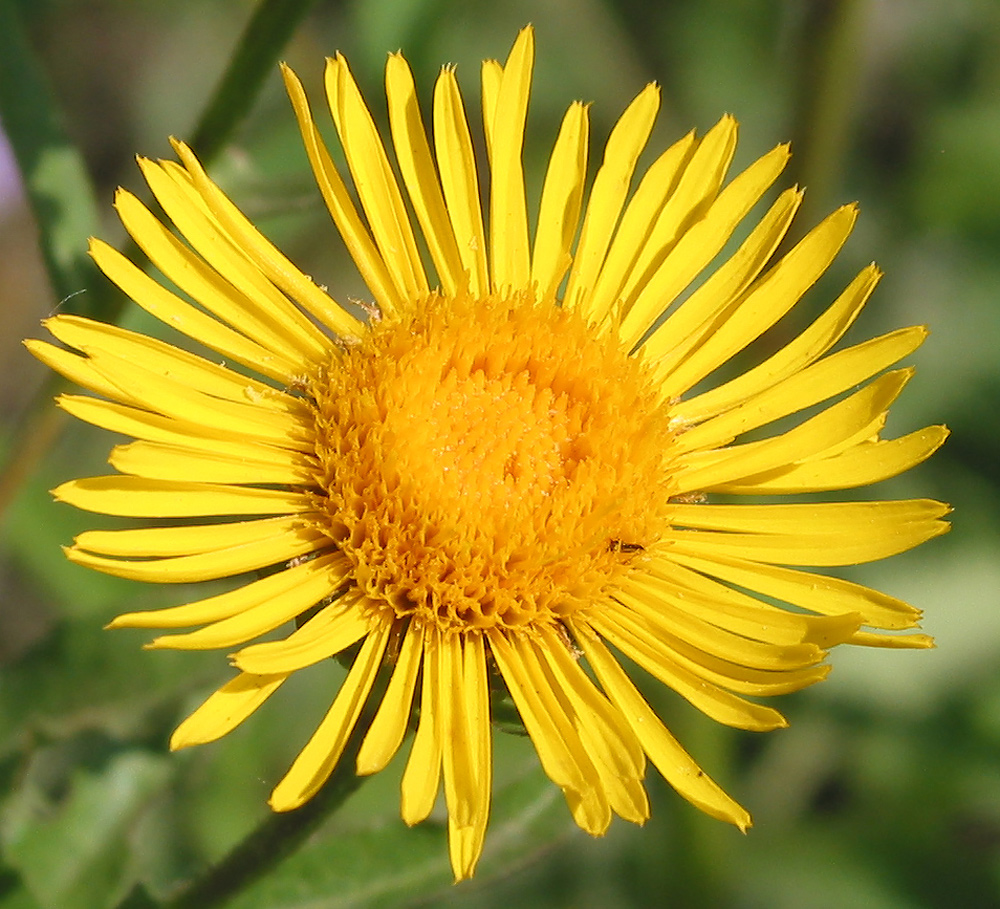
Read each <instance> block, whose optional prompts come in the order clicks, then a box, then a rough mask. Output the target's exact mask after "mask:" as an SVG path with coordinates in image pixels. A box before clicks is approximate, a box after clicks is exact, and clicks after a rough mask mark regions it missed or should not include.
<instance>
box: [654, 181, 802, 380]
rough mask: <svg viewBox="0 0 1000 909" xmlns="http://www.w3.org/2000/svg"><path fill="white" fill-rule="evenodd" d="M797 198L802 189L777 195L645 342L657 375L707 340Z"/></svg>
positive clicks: (766, 256)
mask: <svg viewBox="0 0 1000 909" xmlns="http://www.w3.org/2000/svg"><path fill="white" fill-rule="evenodd" d="M801 202H802V193H801V192H800V191H798V190H796V189H786V190H785V191H784V192H783V193H781V195H779V196H778V198H777V199H776V200H775V201H774V204H773V205H772V206H771V207H770V209H768V211H767V214H765V215H764V217H763V218H761V220H760V222H759V223H758V224H757V225H756V226H755V227H754V229H753V230H752V231H751V232H750V235H749V236H748V237H747V238H746V240H744V241H743V242H742V243H741V244H740V246H739V248H738V249H737V250H736V252H735V253H733V255H732V256H730V257H729V259H727V260H726V261H725V262H724V263H723V264H722V265H720V266H719V267H718V268H717V269H716V270H715V271H714V272H712V274H711V275H709V276H708V278H706V279H705V282H704V283H703V284H702V285H701V286H700V287H698V288H697V289H696V290H695V291H694V292H693V293H692V294H691V296H690V297H688V298H687V299H686V300H685V301H684V302H683V303H681V305H680V306H678V307H677V308H676V309H675V310H674V311H673V312H672V313H670V315H669V316H668V317H667V318H666V320H664V322H663V323H661V324H660V326H659V327H658V328H656V329H655V331H654V332H653V334H652V335H651V336H650V337H649V338H648V339H647V340H646V341H645V343H644V344H643V350H644V351H645V353H646V356H647V357H648V358H649V360H650V361H651V362H654V363H656V370H655V375H656V376H657V377H659V376H662V375H664V374H666V373H667V372H669V371H670V370H671V369H673V368H674V367H675V366H676V365H677V363H679V362H681V361H683V360H684V359H686V358H687V357H688V356H690V355H691V352H692V351H694V350H697V349H698V348H699V347H701V346H702V345H703V344H705V343H706V342H707V341H708V340H709V339H710V338H711V336H712V334H713V333H714V332H715V329H716V327H717V325H718V324H719V320H720V318H721V317H722V314H723V313H725V312H727V311H729V310H730V309H731V308H732V307H734V306H735V305H737V304H738V302H739V300H740V299H741V296H742V294H743V293H744V292H745V291H746V290H747V288H748V287H749V286H750V285H751V283H752V282H753V281H754V280H755V279H756V278H757V276H758V275H759V274H760V273H761V272H762V271H763V270H764V267H765V266H766V265H767V263H768V262H769V260H770V259H771V256H772V254H773V253H774V251H775V250H776V249H777V248H778V244H779V243H780V242H781V240H782V238H783V237H784V236H785V234H786V232H787V231H788V228H789V226H790V225H791V223H792V218H793V217H794V216H795V212H796V211H797V210H798V207H799V205H800V204H801Z"/></svg>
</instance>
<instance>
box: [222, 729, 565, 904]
mask: <svg viewBox="0 0 1000 909" xmlns="http://www.w3.org/2000/svg"><path fill="white" fill-rule="evenodd" d="M501 741H503V740H502V739H498V744H499V742H501ZM498 750H503V749H498ZM362 791H363V790H362ZM445 826H446V825H445V824H444V822H443V820H438V821H436V822H435V821H434V820H431V821H427V822H425V823H423V824H420V825H418V826H417V827H414V828H412V829H411V828H408V827H406V826H405V825H404V824H403V822H402V821H401V820H400V819H399V818H398V817H394V818H391V819H383V823H382V824H381V825H380V826H378V827H377V828H374V829H364V830H344V829H336V828H335V829H332V830H330V832H329V833H328V834H327V835H325V836H320V837H315V838H314V839H313V840H312V841H311V842H310V843H308V844H307V845H306V846H305V847H304V848H302V849H301V850H300V851H299V852H297V853H296V854H295V855H293V856H291V857H290V858H289V859H288V860H287V861H286V862H284V863H283V864H282V865H280V866H279V867H278V868H277V869H276V870H275V871H274V873H272V874H271V876H270V877H268V878H265V879H264V880H262V881H260V882H259V883H257V884H256V885H254V886H252V887H251V888H250V889H249V890H247V891H246V892H245V893H242V894H241V895H239V896H238V897H236V898H235V899H234V900H233V901H232V903H231V904H228V909H293V907H299V909H301V907H303V906H306V905H309V906H322V907H323V909H349V907H359V909H360V907H364V909H378V907H381V906H386V907H388V906H399V905H402V904H409V903H412V902H415V901H417V900H420V899H427V898H430V897H433V896H434V895H435V894H438V893H442V892H445V891H450V890H451V888H452V887H453V886H454V885H453V883H452V873H451V868H450V866H449V863H448V847H447V834H446V830H445ZM570 827H571V821H570V815H569V811H568V810H567V808H566V805H565V803H564V802H563V799H562V794H561V793H560V791H559V789H558V787H556V786H554V785H553V784H552V782H551V781H550V780H549V779H548V778H547V777H546V776H545V774H544V773H543V772H542V770H541V768H540V767H539V766H538V763H537V760H535V759H533V758H532V759H531V760H530V761H522V763H521V765H520V768H519V772H516V773H515V775H514V776H513V777H512V778H509V779H508V781H507V782H505V783H502V784H501V785H499V786H497V787H496V788H495V789H494V792H493V807H492V815H491V818H490V825H489V828H488V830H487V833H486V848H485V850H484V853H483V858H482V861H481V862H480V865H479V869H478V871H477V872H476V879H477V881H482V880H484V879H486V878H488V877H489V876H490V875H491V874H499V873H506V872H509V870H510V868H511V867H512V866H513V865H515V864H518V863H521V862H523V861H525V860H526V859H528V858H529V857H530V856H532V855H533V854H536V853H538V852H540V851H542V850H543V849H545V848H548V847H549V846H551V844H552V843H553V842H554V841H555V840H556V839H558V838H560V837H561V836H562V835H564V834H565V833H566V832H567V830H569V829H570Z"/></svg>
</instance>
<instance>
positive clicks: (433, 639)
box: [400, 627, 444, 827]
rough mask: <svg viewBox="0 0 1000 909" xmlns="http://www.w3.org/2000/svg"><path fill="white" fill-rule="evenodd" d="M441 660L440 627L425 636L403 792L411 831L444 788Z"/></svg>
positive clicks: (404, 812) (403, 807) (403, 808)
mask: <svg viewBox="0 0 1000 909" xmlns="http://www.w3.org/2000/svg"><path fill="white" fill-rule="evenodd" d="M440 657H441V635H440V632H439V631H438V630H437V628H436V627H430V628H428V629H427V631H426V633H425V635H424V647H423V681H422V683H421V692H420V722H419V723H418V724H417V734H416V735H415V736H414V737H413V747H412V749H411V750H410V757H409V760H408V761H407V762H406V769H405V770H404V771H403V781H402V785H401V789H400V793H401V798H400V814H401V816H402V818H403V822H404V823H405V824H408V825H409V826H411V827H412V826H413V825H414V824H419V823H420V822H421V821H423V820H426V818H427V816H428V815H429V814H430V813H431V811H432V810H433V808H434V802H435V801H436V800H437V794H438V789H439V788H440V785H441V761H442V756H443V751H444V741H443V739H442V730H441V713H442V710H443V706H442V705H441V704H439V703H438V700H437V698H438V692H439V690H440V689H439V683H438V679H439V678H440V675H441V666H440Z"/></svg>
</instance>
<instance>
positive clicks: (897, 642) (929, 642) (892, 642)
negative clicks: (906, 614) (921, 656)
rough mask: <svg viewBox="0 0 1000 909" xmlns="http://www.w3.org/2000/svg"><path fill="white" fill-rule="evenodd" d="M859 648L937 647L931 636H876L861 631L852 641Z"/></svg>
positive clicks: (899, 648)
mask: <svg viewBox="0 0 1000 909" xmlns="http://www.w3.org/2000/svg"><path fill="white" fill-rule="evenodd" d="M850 643H851V644H854V645H855V646H857V647H883V648H886V649H888V650H929V649H931V648H932V647H934V646H936V645H935V644H934V638H932V637H931V636H930V635H929V634H875V633H874V632H871V631H859V632H857V634H855V635H854V636H853V637H852V638H851V640H850Z"/></svg>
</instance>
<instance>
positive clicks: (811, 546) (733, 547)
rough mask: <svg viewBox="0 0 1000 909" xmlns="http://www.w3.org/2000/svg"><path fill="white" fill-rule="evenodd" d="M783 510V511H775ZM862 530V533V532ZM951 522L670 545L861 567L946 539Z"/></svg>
mask: <svg viewBox="0 0 1000 909" xmlns="http://www.w3.org/2000/svg"><path fill="white" fill-rule="evenodd" d="M774 507H778V506H774ZM861 529H862V528H857V530H859V531H860V530H861ZM949 529H950V525H949V524H948V523H947V522H946V521H939V520H934V519H933V518H930V517H926V518H921V519H918V520H913V521H911V522H908V523H901V524H899V525H897V526H892V525H889V526H886V527H884V528H882V529H881V530H880V531H878V532H873V533H858V534H856V535H855V536H853V537H846V536H844V537H840V536H835V535H829V536H827V535H824V536H811V537H801V536H799V535H798V534H795V533H790V534H782V533H769V534H754V533H716V532H714V531H708V530H674V531H670V532H669V534H668V535H667V536H666V538H665V539H667V540H669V541H670V543H671V545H672V546H674V547H676V548H677V549H679V550H680V551H682V552H688V553H692V554H694V555H700V556H705V555H708V554H710V553H713V552H715V553H718V554H719V555H721V556H735V557H737V558H748V559H751V560H753V561H758V562H771V563H776V564H778V565H812V566H817V567H826V566H830V565H858V564H860V563H862V562H873V561H876V560H878V559H885V558H888V557H889V556H891V555H898V554H899V553H901V552H905V551H906V550H907V549H912V548H913V547H914V546H919V545H920V544H921V543H925V542H927V540H930V539H933V538H934V537H937V536H940V535H941V534H943V533H947V532H948V530H949Z"/></svg>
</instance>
